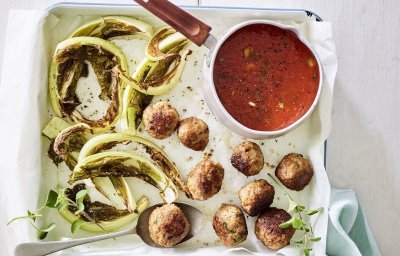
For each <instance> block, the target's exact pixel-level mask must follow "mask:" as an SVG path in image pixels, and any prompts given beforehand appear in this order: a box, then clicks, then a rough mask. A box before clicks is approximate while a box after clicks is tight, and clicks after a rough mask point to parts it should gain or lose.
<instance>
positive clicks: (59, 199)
mask: <svg viewBox="0 0 400 256" xmlns="http://www.w3.org/2000/svg"><path fill="white" fill-rule="evenodd" d="M86 196H87V190H85V189H84V190H81V191H79V192H78V193H77V194H76V198H75V201H73V200H71V199H69V198H68V197H67V196H66V194H65V189H60V190H59V191H58V193H57V192H56V191H54V190H50V191H49V193H48V194H47V198H46V202H45V203H44V205H43V206H41V207H40V208H39V209H37V210H35V211H30V210H28V211H27V215H24V216H18V217H15V218H13V219H11V220H10V221H9V222H8V223H7V225H10V224H11V223H12V222H14V221H16V220H19V219H28V220H29V223H30V224H31V225H32V226H33V227H34V228H35V229H36V235H37V238H38V239H39V240H43V239H45V238H46V236H47V234H48V233H49V232H50V231H51V230H53V229H54V228H55V227H56V224H55V223H51V224H50V225H48V226H47V227H45V228H39V227H37V226H36V225H35V224H34V223H36V220H37V219H38V218H40V217H42V216H43V215H42V214H41V211H42V210H43V209H45V208H51V209H57V210H58V211H59V212H61V211H64V210H65V209H67V208H68V207H69V206H73V207H74V208H76V209H77V211H75V215H83V216H84V217H85V218H86V219H88V220H89V221H90V222H94V223H96V222H95V221H94V220H93V219H92V218H91V217H90V216H89V215H88V214H87V213H85V211H84V210H85V205H84V203H83V200H84V199H85V197H86ZM83 223H85V221H83V220H81V219H78V220H76V221H74V222H73V223H72V224H71V233H74V232H75V231H76V230H78V229H79V227H80V226H81V225H82V224H83ZM100 228H101V226H100ZM103 230H104V229H103Z"/></svg>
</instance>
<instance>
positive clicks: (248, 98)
mask: <svg viewBox="0 0 400 256" xmlns="http://www.w3.org/2000/svg"><path fill="white" fill-rule="evenodd" d="M319 76H320V74H319V68H318V63H317V61H316V59H315V56H314V54H313V53H312V52H311V51H310V49H309V48H308V47H307V46H306V45H304V44H303V43H302V42H301V41H300V40H299V39H298V37H297V36H296V35H295V34H294V33H293V32H291V31H288V30H284V29H281V28H278V27H276V26H272V25H267V24H254V25H249V26H246V27H243V28H241V29H239V30H238V31H236V32H235V33H233V34H232V35H231V36H230V37H229V38H228V39H227V40H226V41H225V42H224V43H223V44H222V46H221V48H220V49H219V51H218V54H217V57H216V60H215V65H214V75H213V79H214V84H215V88H216V91H217V94H218V97H219V99H220V100H221V102H222V104H223V106H224V107H225V109H226V110H227V111H228V113H229V114H230V115H231V116H232V117H233V118H235V119H236V120H237V121H238V122H239V123H241V124H243V125H244V126H246V127H248V128H251V129H253V130H259V131H274V130H280V129H283V128H285V127H287V126H289V125H291V124H292V123H294V122H295V121H297V120H298V119H300V118H301V117H302V116H303V115H304V114H305V113H306V112H307V111H308V109H309V108H310V107H311V105H312V103H313V101H314V99H315V97H316V95H317V91H318V86H319Z"/></svg>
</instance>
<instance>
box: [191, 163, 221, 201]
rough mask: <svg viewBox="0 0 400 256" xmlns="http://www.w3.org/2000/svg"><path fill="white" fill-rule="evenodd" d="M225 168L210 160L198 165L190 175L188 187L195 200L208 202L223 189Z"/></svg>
mask: <svg viewBox="0 0 400 256" xmlns="http://www.w3.org/2000/svg"><path fill="white" fill-rule="evenodd" d="M223 179H224V168H222V166H221V165H220V164H219V163H214V162H212V161H211V160H209V159H206V160H203V161H201V162H200V163H198V164H197V165H196V166H195V167H194V168H193V169H192V170H191V171H190V173H189V177H188V182H187V186H188V188H189V191H190V193H191V194H192V196H193V199H197V200H207V199H208V198H210V197H212V196H213V195H215V194H217V193H218V191H219V190H220V189H221V187H222V180H223Z"/></svg>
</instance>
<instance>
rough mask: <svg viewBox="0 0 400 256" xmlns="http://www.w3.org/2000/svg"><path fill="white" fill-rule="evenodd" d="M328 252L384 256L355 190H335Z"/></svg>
mask: <svg viewBox="0 0 400 256" xmlns="http://www.w3.org/2000/svg"><path fill="white" fill-rule="evenodd" d="M326 253H327V255H330V256H335V255H338V256H358V255H361V256H380V255H381V254H380V252H379V249H378V247H377V246H376V243H375V240H374V237H373V235H372V233H371V230H370V229H369V226H368V223H367V219H366V217H365V214H364V211H363V209H362V208H361V206H360V204H359V203H358V200H357V197H356V195H355V194H354V192H353V191H352V190H339V189H332V191H331V202H330V207H329V223H328V236H327V244H326Z"/></svg>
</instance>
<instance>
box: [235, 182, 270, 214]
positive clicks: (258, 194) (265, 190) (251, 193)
mask: <svg viewBox="0 0 400 256" xmlns="http://www.w3.org/2000/svg"><path fill="white" fill-rule="evenodd" d="M274 195H275V189H274V187H273V186H272V185H270V184H269V183H268V182H267V181H266V180H256V181H253V182H251V183H249V184H247V185H245V186H243V187H242V188H241V189H240V190H239V198H240V202H241V203H242V208H243V210H244V211H245V212H246V213H247V214H248V215H250V216H256V215H258V214H259V213H260V212H262V211H264V210H265V209H267V208H268V207H269V206H270V205H271V204H272V202H273V201H274Z"/></svg>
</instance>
